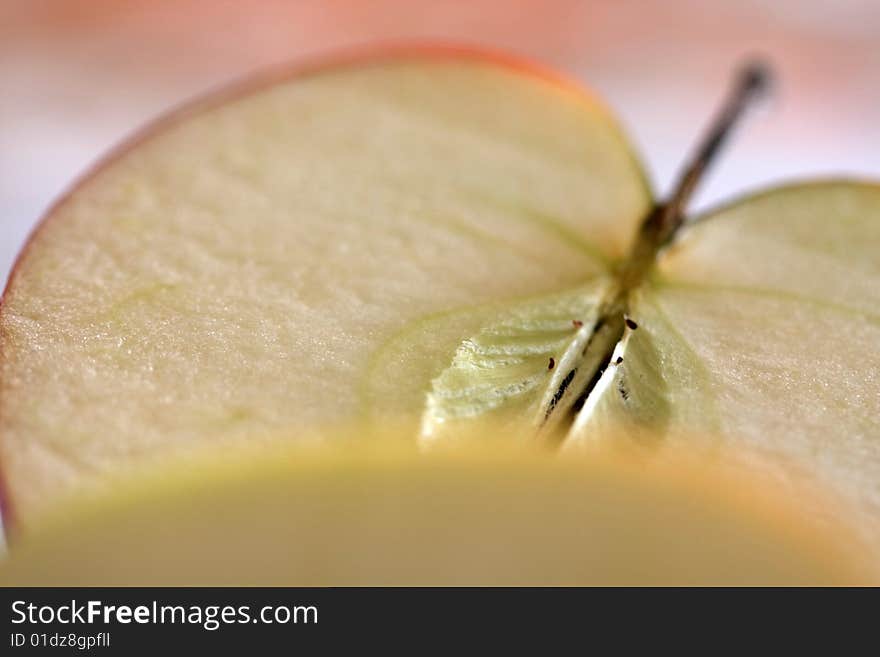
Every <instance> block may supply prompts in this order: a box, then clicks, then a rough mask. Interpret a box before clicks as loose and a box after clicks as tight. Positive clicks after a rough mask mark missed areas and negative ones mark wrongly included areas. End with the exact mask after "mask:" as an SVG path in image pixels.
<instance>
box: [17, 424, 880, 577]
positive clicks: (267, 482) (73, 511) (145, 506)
mask: <svg viewBox="0 0 880 657" xmlns="http://www.w3.org/2000/svg"><path fill="white" fill-rule="evenodd" d="M483 437H484V436H483V435H482V434H481V436H480V438H483ZM370 440H371V447H370V449H365V448H363V441H361V448H360V449H358V448H357V447H353V448H347V449H338V448H337V449H333V448H322V449H311V450H303V449H299V450H296V449H294V450H288V451H283V452H278V451H272V450H270V451H268V452H265V451H264V453H263V454H261V455H258V456H257V457H254V455H253V454H245V453H242V452H241V450H230V451H229V452H226V453H216V452H215V454H214V456H213V457H212V458H210V459H208V460H207V461H202V460H194V461H192V462H184V463H180V464H178V465H177V466H173V467H171V468H167V469H164V470H163V471H162V472H161V473H152V474H151V475H149V476H145V477H139V478H137V479H135V480H134V481H129V482H127V483H125V484H123V485H122V486H119V487H116V488H114V491H113V493H114V494H113V495H112V496H111V497H103V498H101V497H99V498H97V499H87V500H85V501H80V502H79V503H78V504H75V505H73V506H65V505H62V507H61V508H59V509H57V510H56V512H55V514H54V518H53V519H51V520H46V521H45V524H43V525H41V527H40V528H38V529H36V530H34V531H33V532H31V533H29V534H28V535H26V536H25V537H23V539H22V541H21V542H20V543H19V544H18V545H16V549H15V550H14V551H13V553H12V554H11V555H10V558H9V559H8V561H7V562H6V563H5V564H3V567H2V568H0V584H2V585H4V586H7V585H29V586H34V585H51V586H60V585H89V586H99V585H101V586H119V585H149V586H161V585H210V586H222V585H263V586H283V585H299V586H303V585H310V586H333V585H343V586H351V585H457V584H458V585H541V584H543V585H573V584H616V585H621V584H639V585H646V584H667V585H669V584H673V585H682V584H740V585H741V584H752V585H755V584H758V585H767V584H777V585H781V584H789V585H790V584H813V585H816V584H871V583H874V582H876V581H877V572H876V568H874V566H872V565H871V564H870V563H868V561H867V560H866V553H865V551H864V549H863V547H860V546H859V543H858V541H857V540H856V539H854V537H853V534H852V532H851V531H850V528H849V527H847V526H846V525H845V524H843V523H832V524H831V525H830V526H825V527H820V526H818V525H816V524H813V523H811V522H809V521H804V517H803V514H802V510H803V509H802V508H798V507H797V506H795V505H798V504H804V503H806V501H807V500H808V499H811V500H812V501H811V503H810V504H809V506H811V507H812V508H817V507H819V506H821V505H822V504H825V503H827V502H828V500H823V499H820V498H818V497H815V495H813V494H812V493H811V492H809V491H801V494H800V495H798V496H797V497H795V498H792V497H790V496H789V497H785V496H782V495H779V494H778V492H777V491H774V488H773V486H768V485H766V483H765V482H762V483H760V484H756V483H755V482H754V481H752V480H751V479H750V478H748V477H744V476H742V473H739V474H738V475H736V476H734V475H733V474H732V473H731V472H730V471H729V470H727V469H726V468H725V467H724V466H723V460H721V459H719V460H718V461H714V462H713V461H711V460H707V459H701V460H699V461H698V460H692V459H688V458H684V457H682V455H681V454H680V453H677V454H673V453H667V454H666V457H665V458H663V459H657V460H653V461H650V462H648V461H645V460H642V461H641V462H639V460H638V459H636V460H629V459H617V458H606V457H602V458H594V459H590V460H584V459H580V458H569V459H553V458H550V457H548V456H547V455H546V454H544V455H541V454H537V453H534V452H533V451H531V450H515V451H512V450H509V449H508V450H504V449H491V450H485V449H483V450H474V449H473V447H470V448H460V449H456V450H440V451H435V452H431V453H429V454H427V455H426V454H424V453H416V452H415V450H414V449H413V447H412V443H411V442H410V443H409V447H408V448H401V447H400V445H401V441H397V447H389V445H387V444H385V443H383V442H382V441H381V440H378V439H370ZM463 442H467V441H463ZM493 444H495V445H497V441H496V442H494V443H493ZM829 508H831V507H829Z"/></svg>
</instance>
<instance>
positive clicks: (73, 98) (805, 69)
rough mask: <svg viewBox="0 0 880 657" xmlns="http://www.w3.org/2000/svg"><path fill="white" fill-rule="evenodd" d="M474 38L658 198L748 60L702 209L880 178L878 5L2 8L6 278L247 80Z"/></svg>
mask: <svg viewBox="0 0 880 657" xmlns="http://www.w3.org/2000/svg"><path fill="white" fill-rule="evenodd" d="M422 39H430V40H434V41H441V42H449V41H451V42H465V43H470V44H484V45H488V46H492V47H496V48H503V49H507V50H511V51H514V52H516V53H519V54H521V55H524V56H526V57H531V58H534V59H537V60H539V61H541V62H542V63H544V64H546V65H549V66H551V67H555V68H558V69H561V70H562V71H564V72H565V73H567V74H569V75H571V76H574V77H576V78H578V79H580V80H582V81H584V82H585V83H587V84H588V85H589V86H591V87H593V88H594V89H595V90H596V91H597V92H598V93H599V94H600V95H601V96H603V97H604V98H605V99H606V100H607V102H608V103H609V104H610V105H611V106H612V107H613V108H614V109H615V110H616V112H617V113H618V115H619V116H620V117H621V119H622V121H623V123H624V124H625V126H626V127H627V128H628V131H629V133H630V136H631V138H632V140H633V141H634V142H635V144H636V146H637V148H638V149H639V150H640V152H641V154H642V157H643V159H644V162H645V164H646V166H647V168H648V170H649V172H650V174H651V177H652V179H653V181H654V184H655V188H656V189H657V190H658V191H661V192H662V191H664V190H665V189H666V188H667V186H668V185H669V183H670V180H671V178H672V177H673V176H674V174H675V172H676V170H677V168H678V166H679V164H680V162H681V160H682V158H683V157H684V155H685V154H686V152H687V150H688V148H689V147H690V146H691V145H692V144H693V142H694V140H695V139H696V137H697V135H698V133H699V131H700V130H701V128H702V127H703V126H704V125H705V124H706V122H707V120H708V118H709V116H710V115H711V112H712V111H713V109H714V107H715V106H716V104H717V102H718V100H719V99H720V96H721V95H722V93H723V91H724V89H725V87H726V84H727V82H728V78H729V75H730V73H731V71H732V69H733V68H734V67H735V65H736V64H737V62H739V61H740V60H741V58H743V56H746V55H749V54H752V53H759V54H763V55H765V56H767V57H768V58H769V59H770V60H771V61H772V62H773V64H774V66H775V68H776V70H777V72H778V77H779V87H778V89H777V95H776V97H775V100H774V101H773V102H772V103H770V104H769V105H768V106H767V107H766V108H765V111H764V112H763V113H762V115H760V116H759V117H758V118H756V119H754V120H753V121H752V122H751V123H750V124H749V125H748V127H747V128H746V129H745V130H743V131H741V132H740V134H739V135H738V138H737V139H736V140H735V143H734V144H733V147H732V148H730V149H728V152H727V153H726V156H725V157H724V158H723V160H722V162H721V163H720V166H718V167H717V168H716V169H715V171H714V172H713V174H712V176H711V179H710V180H709V181H708V185H706V186H705V187H704V188H703V190H702V192H701V193H700V196H699V198H698V202H697V205H698V206H699V207H705V206H706V205H707V204H710V203H713V202H716V201H718V200H721V199H723V198H725V197H728V196H730V195H733V194H737V193H739V192H741V191H744V190H746V189H750V188H753V187H755V186H766V185H768V184H773V183H777V182H779V181H781V180H784V179H791V178H802V177H808V176H816V175H829V174H848V173H849V174H859V175H861V176H873V177H876V178H880V0H835V2H830V1H829V0H775V1H773V2H768V1H767V0H736V1H723V0H699V1H698V0H667V1H663V2H661V1H659V0H657V1H656V2H649V1H642V2H629V1H625V0H623V1H621V0H617V1H612V0H607V1H601V0H590V1H588V0H491V1H490V0H470V1H464V0H462V1H451V0H449V1H441V0H422V1H417V0H372V1H370V2H367V1H365V0H364V1H357V0H348V1H347V2H343V1H341V0H288V1H282V0H251V1H250V2H243V1H231V0H213V1H210V2H208V1H205V0H0V283H2V282H4V281H5V279H6V276H7V273H8V271H9V268H10V266H11V265H12V262H13V259H14V257H15V254H16V253H17V251H18V250H19V248H20V246H21V244H22V242H23V241H24V239H25V237H26V235H27V233H28V232H29V231H30V230H31V228H32V227H33V225H34V224H35V222H36V221H37V220H38V218H39V217H40V215H41V214H42V212H43V211H44V210H45V209H46V207H47V206H48V205H49V204H50V203H51V201H52V200H53V199H54V198H55V197H56V196H57V195H58V194H60V193H61V192H62V191H63V190H64V189H65V188H66V187H67V186H68V185H69V184H70V183H71V182H72V181H73V179H74V178H75V177H76V176H78V175H79V174H81V173H82V172H83V170H84V169H85V168H87V167H88V166H89V164H90V163H92V162H94V161H95V160H96V159H97V158H99V157H100V156H101V154H102V153H104V152H105V151H107V150H108V149H109V148H110V147H112V146H113V145H114V144H115V143H117V142H118V141H120V140H121V139H123V138H124V137H125V136H126V135H127V134H129V133H131V132H132V131H133V130H135V129H137V127H138V126H140V125H141V124H143V123H144V122H145V121H148V120H150V119H151V118H153V117H155V116H156V115H157V114H160V113H162V112H164V111H166V110H168V109H169V108H172V107H174V106H176V105H177V104H179V103H180V102H181V101H184V100H186V99H189V98H191V97H193V96H197V95H199V94H201V93H204V92H205V91H208V90H210V89H213V88H216V87H217V86H220V85H223V84H225V83H227V82H229V81H231V80H234V79H236V78H240V77H242V76H245V75H247V74H248V73H249V72H252V71H256V70H259V69H261V68H263V67H266V66H272V65H277V64H282V63H285V62H288V61H289V60H291V59H297V58H300V57H305V56H311V55H318V54H321V53H326V52H328V51H332V50H334V49H337V48H344V47H351V46H363V45H365V44H369V43H373V42H387V41H400V40H405V41H413V40H422Z"/></svg>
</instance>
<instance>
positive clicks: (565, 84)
mask: <svg viewBox="0 0 880 657" xmlns="http://www.w3.org/2000/svg"><path fill="white" fill-rule="evenodd" d="M401 58H438V59H463V60H469V59H470V60H482V61H485V62H488V63H492V64H495V65H497V66H500V67H504V68H508V69H510V70H512V71H516V72H518V73H521V74H523V75H526V76H531V77H534V78H536V79H539V80H542V81H544V82H547V83H549V84H552V85H555V86H557V87H559V88H560V89H561V90H564V91H566V92H568V93H570V94H572V95H574V96H576V97H577V96H579V97H581V98H582V100H583V102H584V103H586V104H589V105H591V106H594V107H595V106H599V107H604V105H603V103H602V102H601V101H599V100H598V98H596V96H595V95H594V94H593V93H592V92H591V91H589V90H588V89H587V88H586V87H584V86H583V85H582V84H581V83H580V82H578V81H577V80H574V79H573V78H569V77H566V76H565V75H563V74H560V73H558V72H556V71H554V70H552V69H550V68H547V67H544V66H542V65H541V64H539V63H537V62H534V61H531V60H528V59H525V58H521V57H519V56H517V55H513V54H511V53H508V52H504V51H500V50H493V49H491V48H484V47H480V46H470V45H454V44H448V43H391V44H384V45H374V46H365V47H360V48H354V49H349V50H344V51H341V52H334V53H329V54H324V55H316V56H314V57H311V58H308V59H306V60H300V61H296V62H294V63H292V64H282V65H281V66H279V67H275V68H272V69H268V70H265V71H262V72H258V73H255V74H253V75H250V76H247V77H246V78H243V79H240V80H238V81H234V82H232V83H229V84H226V85H223V86H221V87H220V88H219V89H217V90H214V91H209V92H207V93H206V94H204V95H202V96H199V97H197V98H195V99H193V100H189V101H185V102H184V103H183V104H181V105H180V106H178V107H176V108H174V109H171V110H170V111H168V112H166V113H164V114H162V115H160V116H159V117H158V118H157V119H154V120H152V121H150V122H148V123H147V124H146V125H145V126H143V127H141V128H139V129H138V130H136V131H134V132H133V133H132V134H131V135H130V136H129V137H127V138H125V139H123V140H122V141H121V142H120V143H119V144H118V145H116V146H115V147H113V148H112V149H111V150H110V151H109V152H108V153H106V154H105V155H103V156H102V157H100V158H99V159H98V160H97V161H96V162H95V163H94V164H92V166H90V167H89V168H88V169H87V170H86V171H85V173H83V174H82V175H81V176H79V177H78V178H77V179H76V180H74V182H73V183H72V184H71V185H70V186H69V187H68V188H67V189H66V190H65V191H64V192H62V194H61V195H60V196H59V197H58V198H56V199H55V201H53V203H52V204H51V205H50V206H49V208H48V209H47V210H46V212H45V213H44V214H43V215H42V217H41V218H40V219H39V221H38V222H37V223H36V225H35V227H34V228H33V229H32V230H31V232H30V234H29V235H28V237H27V239H26V240H25V242H24V245H23V246H22V248H21V250H20V251H19V253H18V256H17V257H16V259H15V262H14V264H13V266H12V269H11V271H10V273H9V278H8V279H7V282H6V287H5V289H4V291H3V294H2V295H0V315H2V313H3V309H4V301H5V300H6V298H7V296H8V295H10V294H11V292H12V291H13V290H14V289H15V284H16V278H17V274H18V271H19V269H20V268H21V267H22V264H23V263H24V262H25V260H26V259H27V256H28V252H29V251H30V248H31V246H32V245H33V244H34V243H35V242H36V240H37V239H39V236H40V233H41V232H42V231H43V229H44V228H45V227H46V226H47V225H48V224H49V223H50V222H51V221H52V219H53V217H54V216H55V214H56V213H57V212H58V210H59V209H61V208H62V207H63V206H64V205H65V203H66V202H67V201H68V199H69V198H70V197H71V196H72V195H73V194H75V193H76V192H77V191H78V190H79V189H80V188H81V187H82V186H83V185H84V184H86V183H87V182H89V181H90V180H91V179H92V178H94V177H95V176H97V175H98V174H99V173H101V172H102V171H103V170H104V169H105V168H107V167H109V166H111V165H113V164H114V163H115V162H116V161H117V160H119V159H121V158H122V157H123V156H125V155H126V154H128V153H129V152H130V151H132V150H133V149H135V148H137V147H138V146H139V145H140V144H141V143H143V142H145V141H148V140H149V139H150V138H151V137H152V136H153V135H154V134H157V133H159V132H162V131H163V130H165V129H166V128H169V127H170V126H172V125H174V124H176V123H177V122H179V121H183V120H186V119H187V118H189V117H191V116H194V115H197V114H199V113H201V112H204V111H207V110H210V109H212V108H215V107H219V106H220V105H223V104H224V103H227V102H229V101H232V100H235V99H236V98H239V97H243V96H246V95H249V94H252V93H255V92H258V91H260V90H262V89H265V88H268V87H270V86H272V85H274V84H279V83H282V82H287V81H290V80H294V79H296V78H300V77H305V76H309V75H314V74H318V73H321V72H322V71H324V70H327V69H333V68H338V67H351V66H357V65H358V64H359V63H370V64H375V63H378V62H382V61H383V60H389V61H390V60H395V59H401ZM2 359H3V340H2V336H0V360H2ZM0 514H2V519H3V528H4V531H5V535H6V539H7V542H12V541H14V540H15V534H16V531H17V529H16V527H17V526H18V522H17V521H16V517H15V509H14V505H13V503H12V498H11V494H10V492H9V489H8V487H7V484H6V478H5V476H4V470H3V467H2V463H0Z"/></svg>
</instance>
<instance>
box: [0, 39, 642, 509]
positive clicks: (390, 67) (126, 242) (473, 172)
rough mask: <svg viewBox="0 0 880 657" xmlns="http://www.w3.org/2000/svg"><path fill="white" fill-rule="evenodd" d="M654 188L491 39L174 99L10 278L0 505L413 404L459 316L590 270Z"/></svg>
mask: <svg viewBox="0 0 880 657" xmlns="http://www.w3.org/2000/svg"><path fill="white" fill-rule="evenodd" d="M649 207H650V197H649V192H648V190H647V187H646V184H645V181H644V179H643V177H642V173H641V169H640V167H639V165H638V163H637V162H636V160H635V158H634V156H633V153H632V150H631V148H630V146H629V144H628V143H627V141H626V140H625V139H624V137H623V136H622V135H621V133H620V131H619V130H618V128H617V126H616V125H615V123H614V122H613V121H612V119H611V118H610V117H609V115H608V113H607V112H606V111H605V110H604V108H603V107H601V106H600V105H599V104H598V103H597V102H596V101H595V100H594V99H592V98H591V97H589V96H587V95H585V94H584V93H583V92H582V91H580V90H579V89H577V88H575V87H573V86H572V85H570V84H568V83H566V82H563V81H560V80H558V79H556V78H554V77H552V76H550V75H547V74H544V73H539V72H535V71H534V70H532V69H531V68H529V67H527V66H524V65H521V64H517V63H511V62H509V61H507V60H503V59H500V58H496V57H493V56H489V55H486V54H479V53H467V52H458V51H431V52H410V53H400V52H398V53H389V54H379V55H375V56H370V57H363V58H359V59H358V58H355V59H352V60H347V61H341V62H337V63H335V64H333V65H328V66H325V67H317V68H314V69H310V70H306V71H302V72H299V73H297V74H294V75H292V76H280V77H278V78H277V79H274V80H272V81H271V83H270V82H259V83H257V84H255V85H253V87H252V88H249V89H245V90H241V91H236V92H233V93H232V94H228V95H226V96H224V97H223V98H222V99H214V100H210V101H208V102H207V103H203V104H200V105H197V106H196V107H195V108H190V109H187V110H185V111H183V112H182V113H179V114H177V115H175V116H173V117H171V118H170V119H166V120H165V121H163V122H162V123H161V124H159V125H158V126H155V127H153V128H150V129H149V130H148V131H147V132H146V133H145V134H144V135H143V136H141V137H139V138H138V139H136V140H135V141H134V142H132V143H131V144H130V145H128V146H126V147H125V148H123V149H122V151H120V152H119V153H117V154H116V155H114V156H113V157H112V158H110V160H109V161H107V162H106V163H105V164H103V165H102V166H101V167H100V168H98V169H97V171H95V172H94V173H92V174H91V175H90V176H89V177H88V178H87V179H86V180H84V181H83V182H81V183H80V184H79V185H78V186H77V187H76V188H75V189H74V190H73V191H72V192H71V193H70V194H69V195H67V196H66V197H65V198H64V199H63V200H62V201H60V202H59V203H58V204H57V205H56V206H55V207H54V208H53V209H52V211H51V212H50V213H49V216H48V217H47V218H46V219H45V221H44V222H43V224H42V226H41V227H40V229H39V230H38V231H37V233H36V234H35V235H34V236H33V238H32V240H31V241H30V243H29V245H28V246H27V248H26V250H25V251H24V253H23V254H22V256H21V257H20V260H19V262H18V264H17V266H16V268H15V271H14V273H13V274H12V277H11V280H10V283H9V286H8V289H7V291H6V293H5V297H4V300H3V305H2V311H0V350H2V363H0V386H2V387H0V464H2V476H3V479H4V481H5V493H6V495H5V504H6V508H7V512H9V511H12V512H14V513H13V515H14V517H15V519H17V520H19V521H23V522H26V521H27V519H28V518H29V517H30V516H31V515H32V513H33V512H34V511H36V510H38V509H39V508H41V507H44V506H46V505H49V504H50V503H51V502H53V501H54V500H56V499H57V498H58V497H59V496H61V495H62V494H64V493H66V492H68V491H69V490H71V489H75V488H77V487H78V486H80V485H81V484H84V483H86V482H89V481H92V480H94V479H96V478H99V477H100V476H101V475H103V474H106V473H111V472H117V471H119V470H120V469H123V470H124V469H125V468H127V467H128V466H130V465H132V464H143V463H148V462H152V461H155V460H161V459H164V458H166V457H167V456H168V455H170V454H175V453H179V452H182V451H188V450H190V449H194V448H197V447H200V446H202V445H203V444H204V443H212V444H217V445H230V444H238V443H241V442H249V441H253V440H256V439H257V438H256V437H258V436H263V435H266V434H269V433H271V432H272V431H274V430H277V429H284V430H288V431H294V432H295V431H296V430H297V429H305V428H312V427H316V426H325V425H328V424H338V423H348V422H350V421H352V420H354V419H356V418H365V417H368V416H375V417H382V418H386V417H393V416H400V415H407V416H411V417H412V418H415V419H414V420H413V421H414V422H416V423H417V421H418V417H419V415H420V414H421V411H422V408H423V406H424V394H425V392H427V391H428V389H429V388H430V382H431V381H432V379H434V378H435V377H437V376H438V375H439V374H440V373H441V372H442V371H443V370H444V369H445V368H447V367H449V364H450V363H451V362H452V360H453V358H454V356H455V354H456V351H457V350H458V349H459V347H460V343H461V340H462V338H463V337H465V336H467V335H471V334H473V333H478V332H479V331H480V330H481V329H482V328H484V327H485V326H487V325H491V324H492V323H493V322H497V321H499V317H502V316H503V315H504V313H503V310H504V308H505V307H507V305H508V304H510V305H513V306H515V305H516V304H517V303H519V300H521V299H524V298H529V297H536V296H539V295H542V294H544V293H550V292H554V293H555V292H558V291H559V290H565V289H574V288H575V287H577V286H582V285H585V284H587V283H588V282H589V281H594V282H595V284H596V285H601V284H602V281H603V280H605V279H604V278H603V277H606V276H607V274H608V273H609V272H610V268H611V263H612V262H613V261H615V259H618V258H620V257H621V256H623V255H624V254H625V253H626V251H627V249H628V247H629V243H630V240H631V237H632V236H633V235H634V233H635V230H636V228H637V226H638V222H639V220H640V218H641V217H642V216H643V215H644V214H645V213H646V211H647V210H648V208H649ZM585 310H586V309H585ZM571 319H576V318H574V317H572V318H571ZM406 336H408V338H409V339H408V340H407V339H406ZM541 369H542V370H543V369H546V366H545V365H544V364H543V363H542V364H541Z"/></svg>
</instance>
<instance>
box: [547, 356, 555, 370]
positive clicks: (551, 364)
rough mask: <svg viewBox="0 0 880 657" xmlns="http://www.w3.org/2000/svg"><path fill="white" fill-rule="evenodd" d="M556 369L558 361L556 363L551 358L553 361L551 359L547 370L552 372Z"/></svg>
mask: <svg viewBox="0 0 880 657" xmlns="http://www.w3.org/2000/svg"><path fill="white" fill-rule="evenodd" d="M554 367H556V361H555V360H554V359H553V358H551V359H550V364H549V365H547V369H548V370H552V369H553V368H554Z"/></svg>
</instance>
